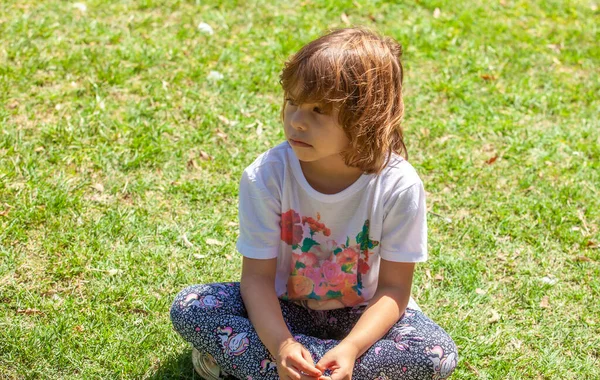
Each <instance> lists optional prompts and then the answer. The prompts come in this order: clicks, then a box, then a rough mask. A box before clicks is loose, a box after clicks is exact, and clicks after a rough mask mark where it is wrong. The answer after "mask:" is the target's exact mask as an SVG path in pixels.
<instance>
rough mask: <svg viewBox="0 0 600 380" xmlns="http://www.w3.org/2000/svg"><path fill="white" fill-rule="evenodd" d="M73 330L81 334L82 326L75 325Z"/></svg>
mask: <svg viewBox="0 0 600 380" xmlns="http://www.w3.org/2000/svg"><path fill="white" fill-rule="evenodd" d="M73 330H75V331H77V332H83V330H84V329H83V326H81V325H77V326H75V327H73Z"/></svg>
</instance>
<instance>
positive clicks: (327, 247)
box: [310, 239, 338, 260]
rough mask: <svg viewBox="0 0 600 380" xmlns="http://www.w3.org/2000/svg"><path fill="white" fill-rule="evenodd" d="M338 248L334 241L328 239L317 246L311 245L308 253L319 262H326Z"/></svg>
mask: <svg viewBox="0 0 600 380" xmlns="http://www.w3.org/2000/svg"><path fill="white" fill-rule="evenodd" d="M337 248H338V244H337V242H336V241H335V240H332V239H329V240H327V241H325V242H324V243H321V244H319V245H316V244H315V245H313V246H312V247H311V248H310V252H313V253H314V254H315V256H316V257H317V258H318V259H319V260H327V259H329V258H330V257H331V256H332V255H333V251H335V250H336V249H337Z"/></svg>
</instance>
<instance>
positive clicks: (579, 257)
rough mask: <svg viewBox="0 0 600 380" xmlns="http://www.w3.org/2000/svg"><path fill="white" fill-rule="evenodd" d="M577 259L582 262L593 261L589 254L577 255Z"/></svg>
mask: <svg viewBox="0 0 600 380" xmlns="http://www.w3.org/2000/svg"><path fill="white" fill-rule="evenodd" d="M575 261H580V262H586V263H587V262H590V261H592V259H590V258H589V257H587V256H577V257H575Z"/></svg>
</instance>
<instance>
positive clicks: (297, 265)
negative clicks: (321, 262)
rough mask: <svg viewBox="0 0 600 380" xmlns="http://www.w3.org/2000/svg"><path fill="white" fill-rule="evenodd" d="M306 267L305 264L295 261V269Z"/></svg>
mask: <svg viewBox="0 0 600 380" xmlns="http://www.w3.org/2000/svg"><path fill="white" fill-rule="evenodd" d="M300 268H306V264H304V263H303V262H301V261H296V269H300Z"/></svg>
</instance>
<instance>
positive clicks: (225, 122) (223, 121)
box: [217, 115, 232, 125]
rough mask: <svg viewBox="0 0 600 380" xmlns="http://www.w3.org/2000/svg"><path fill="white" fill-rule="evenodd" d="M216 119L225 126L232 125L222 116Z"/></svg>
mask: <svg viewBox="0 0 600 380" xmlns="http://www.w3.org/2000/svg"><path fill="white" fill-rule="evenodd" d="M217 118H218V119H219V120H221V122H222V123H223V124H226V125H231V124H232V123H231V121H230V120H229V119H228V118H226V117H225V116H223V115H218V116H217Z"/></svg>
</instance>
